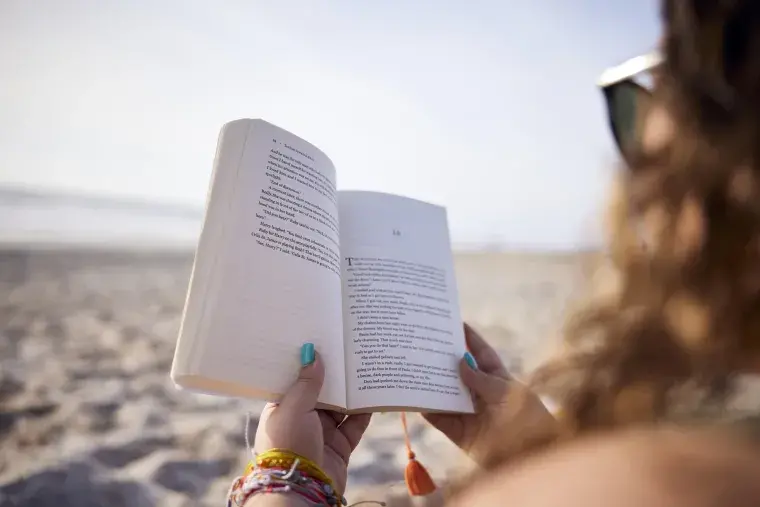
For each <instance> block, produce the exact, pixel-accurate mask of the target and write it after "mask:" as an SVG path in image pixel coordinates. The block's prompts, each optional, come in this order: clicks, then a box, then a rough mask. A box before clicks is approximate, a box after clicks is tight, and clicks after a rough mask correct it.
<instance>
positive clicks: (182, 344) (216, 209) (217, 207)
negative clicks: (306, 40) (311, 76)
mask: <svg viewBox="0 0 760 507" xmlns="http://www.w3.org/2000/svg"><path fill="white" fill-rule="evenodd" d="M251 124H252V120H246V119H243V120H235V121H232V122H229V123H225V124H224V125H223V126H222V128H221V131H220V133H219V137H218V139H217V148H216V154H215V156H214V162H213V168H212V172H211V177H210V183H209V190H208V193H207V195H206V207H205V208H206V209H205V213H204V219H203V223H202V225H201V231H200V235H199V238H198V246H197V247H196V250H195V258H194V260H193V267H192V269H191V273H190V281H189V283H188V290H187V295H186V297H185V306H184V309H183V311H182V319H181V321H180V329H179V333H178V338H177V345H176V351H175V354H174V360H173V361H172V368H171V373H170V377H171V379H172V381H173V382H174V383H175V385H177V384H178V382H177V378H179V377H180V376H182V375H185V374H187V373H190V372H192V371H193V370H194V369H195V365H194V357H193V356H194V352H195V350H196V348H197V334H198V330H199V328H200V327H201V324H202V317H203V314H204V313H205V312H204V311H203V310H204V307H205V306H206V305H207V304H209V300H208V297H209V296H210V295H211V294H210V292H211V291H209V290H208V289H209V285H210V284H211V279H212V277H213V272H214V268H215V266H216V264H217V260H218V258H219V255H220V251H219V250H220V245H221V244H222V240H223V236H224V225H223V224H224V221H225V219H226V216H227V213H226V212H227V211H229V208H228V207H224V206H223V205H224V203H225V199H223V196H224V194H225V193H226V192H228V191H229V184H226V185H225V184H223V183H221V180H222V179H225V181H224V183H227V181H226V178H224V176H227V174H223V171H220V170H219V167H220V166H221V165H222V162H223V161H222V158H223V157H225V153H224V151H225V148H226V141H227V140H228V139H229V138H230V137H231V136H232V135H234V134H236V133H242V132H245V135H244V136H243V138H242V142H240V143H239V150H238V151H239V153H237V160H238V164H239V162H240V159H241V158H242V155H243V152H244V151H245V141H246V138H247V137H248V132H249V130H250V127H251ZM225 158H226V157H225ZM226 172H227V173H232V174H234V175H237V169H236V170H235V171H226ZM233 183H234V178H233ZM201 269H203V272H201ZM177 387H180V386H179V385H177Z"/></svg>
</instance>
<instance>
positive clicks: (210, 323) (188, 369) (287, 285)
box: [172, 120, 346, 409]
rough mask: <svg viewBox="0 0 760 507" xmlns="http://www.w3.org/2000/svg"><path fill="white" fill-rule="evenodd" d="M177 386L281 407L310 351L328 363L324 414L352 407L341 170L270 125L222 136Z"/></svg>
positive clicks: (176, 367) (234, 127)
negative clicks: (309, 346)
mask: <svg viewBox="0 0 760 507" xmlns="http://www.w3.org/2000/svg"><path fill="white" fill-rule="evenodd" d="M211 178H212V181H211V185H210V189H209V196H208V199H207V204H206V217H205V219H204V225H203V229H202V232H201V237H200V240H199V244H198V249H197V252H196V257H195V263H194V266H193V273H192V276H191V280H190V288H189V289H188V296H187V301H186V303H185V311H184V314H183V318H182V325H181V328H180V336H179V339H178V342H177V349H176V352H175V357H174V364H173V365H172V378H173V379H174V381H175V383H176V384H177V385H178V386H180V387H183V388H187V389H191V390H195V391H201V392H207V393H212V394H221V395H227V396H235V397H244V398H259V399H267V400H277V399H278V398H279V397H280V396H281V394H282V393H283V392H284V391H285V390H286V389H287V388H288V387H289V386H290V385H291V384H292V383H293V381H294V380H295V378H296V375H297V372H298V369H299V367H300V362H299V350H300V347H301V345H302V344H303V343H305V342H311V343H314V344H315V346H316V349H317V351H319V353H320V355H321V356H322V359H323V360H324V362H325V367H326V374H325V383H324V386H323V388H322V393H321V395H320V399H319V401H320V403H321V404H323V405H325V406H329V407H332V408H337V409H342V408H345V407H346V385H345V372H344V369H345V366H344V365H345V361H344V351H343V320H342V301H341V281H340V255H339V244H338V241H339V239H338V238H339V234H338V209H337V204H336V196H335V168H334V166H333V164H332V162H331V161H330V160H329V158H328V157H327V156H326V155H325V154H324V153H322V152H321V151H320V150H319V149H317V148H316V147H314V146H312V145H311V144H309V143H308V142H306V141H304V140H303V139H300V138H299V137H297V136H295V135H293V134H291V133H289V132H287V131H285V130H282V129H280V128H278V127H276V126H274V125H271V124H269V123H267V122H265V121H263V120H237V121H234V122H230V123H228V124H226V125H225V126H224V127H223V129H222V132H221V134H220V137H219V144H218V147H217V154H216V159H215V161H214V171H213V174H212V177H211Z"/></svg>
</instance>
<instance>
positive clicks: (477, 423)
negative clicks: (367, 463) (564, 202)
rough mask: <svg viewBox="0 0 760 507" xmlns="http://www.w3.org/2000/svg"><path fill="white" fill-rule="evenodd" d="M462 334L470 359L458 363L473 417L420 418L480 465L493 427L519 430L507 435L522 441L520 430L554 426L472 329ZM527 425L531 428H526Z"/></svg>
mask: <svg viewBox="0 0 760 507" xmlns="http://www.w3.org/2000/svg"><path fill="white" fill-rule="evenodd" d="M464 334H465V339H466V341H467V348H468V349H469V351H470V352H469V353H468V354H470V357H469V360H468V358H467V357H466V356H467V354H466V355H465V358H463V359H462V360H461V362H460V364H459V371H460V375H461V377H462V382H463V383H464V385H465V386H466V387H467V388H469V389H470V391H471V392H472V395H473V398H474V402H475V413H474V414H438V413H430V414H423V417H425V419H426V420H427V421H428V422H429V423H430V424H432V425H433V426H434V427H435V428H437V429H438V430H439V431H441V432H442V433H443V434H444V435H446V436H447V437H448V438H449V439H450V440H451V441H452V442H454V443H455V444H456V445H457V446H459V448H460V449H462V450H463V451H465V452H466V453H467V454H468V455H469V456H470V457H471V458H472V459H473V460H474V461H475V462H476V463H478V464H481V465H483V464H485V463H484V461H485V460H486V459H487V458H486V457H487V455H488V451H489V447H490V446H489V445H488V443H487V442H485V439H484V437H485V436H486V435H487V434H488V433H489V432H490V430H491V429H492V428H493V427H495V426H497V425H517V426H520V428H515V427H512V428H511V429H513V430H515V431H510V432H509V433H511V434H513V435H515V437H516V438H521V436H520V435H522V434H523V432H522V431H521V429H522V427H523V426H526V428H525V429H526V430H529V429H530V430H535V429H537V426H543V425H544V424H552V425H553V424H554V417H553V416H552V415H551V414H550V413H549V411H548V410H547V409H546V407H545V406H544V404H543V403H542V402H541V400H540V399H539V398H538V396H536V395H535V394H533V393H531V392H530V391H529V390H528V388H527V387H526V386H525V385H524V384H521V383H520V382H517V381H516V380H514V379H513V378H512V377H511V376H510V375H509V373H508V372H507V369H506V368H505V367H504V364H503V363H502V361H501V359H500V358H499V355H498V354H497V353H496V351H495V350H494V349H493V348H492V347H491V346H490V345H488V343H487V342H486V341H485V340H484V339H483V338H482V337H481V336H480V335H479V334H478V333H477V332H476V331H475V330H474V329H472V328H471V327H470V326H469V325H467V324H465V325H464ZM472 359H474V361H472ZM528 425H530V426H531V428H527V426H528ZM504 437H505V438H508V437H509V436H508V435H507V434H505V435H504ZM491 443H493V442H491ZM502 444H504V445H509V444H510V443H509V442H502Z"/></svg>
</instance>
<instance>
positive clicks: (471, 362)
mask: <svg viewBox="0 0 760 507" xmlns="http://www.w3.org/2000/svg"><path fill="white" fill-rule="evenodd" d="M464 360H465V361H466V362H467V366H469V367H470V368H472V369H473V370H477V369H478V363H477V362H476V361H475V358H474V357H472V354H470V353H469V352H465V353H464Z"/></svg>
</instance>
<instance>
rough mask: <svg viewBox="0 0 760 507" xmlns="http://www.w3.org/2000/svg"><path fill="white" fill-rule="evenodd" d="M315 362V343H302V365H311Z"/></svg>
mask: <svg viewBox="0 0 760 507" xmlns="http://www.w3.org/2000/svg"><path fill="white" fill-rule="evenodd" d="M313 362H314V344H313V343H304V344H303V345H301V366H309V365H310V364H311V363H313Z"/></svg>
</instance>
